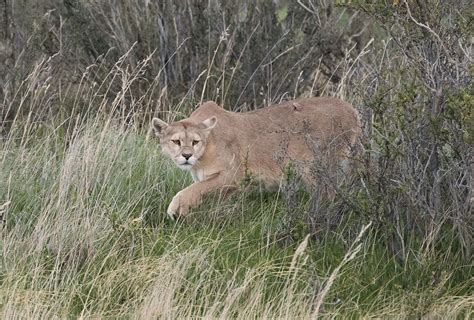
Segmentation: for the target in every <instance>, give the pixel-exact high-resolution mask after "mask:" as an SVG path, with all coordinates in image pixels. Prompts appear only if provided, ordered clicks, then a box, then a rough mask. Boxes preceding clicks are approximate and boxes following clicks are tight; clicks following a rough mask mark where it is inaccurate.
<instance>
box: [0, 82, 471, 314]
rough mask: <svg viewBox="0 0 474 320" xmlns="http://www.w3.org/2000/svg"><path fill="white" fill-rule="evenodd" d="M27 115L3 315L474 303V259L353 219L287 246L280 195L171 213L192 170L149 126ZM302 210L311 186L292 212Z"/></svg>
mask: <svg viewBox="0 0 474 320" xmlns="http://www.w3.org/2000/svg"><path fill="white" fill-rule="evenodd" d="M41 94H42V93H41V91H34V92H33V96H32V101H38V99H36V96H35V95H41ZM91 96H93V94H91ZM30 113H31V114H27V116H26V117H20V116H19V117H18V118H17V119H15V121H14V122H13V125H12V128H11V131H10V134H9V136H8V137H6V139H5V140H4V141H3V142H2V149H1V158H0V173H1V179H0V199H1V203H2V207H1V213H2V219H3V220H2V221H3V225H2V231H1V238H2V241H1V250H2V264H1V278H0V283H1V289H0V301H1V306H2V307H1V314H2V317H3V318H5V319H11V318H56V317H59V318H65V317H71V316H74V317H85V318H97V317H131V318H140V319H142V318H156V317H163V318H195V317H205V318H229V317H233V318H241V319H248V318H298V319H313V318H314V317H315V316H316V315H318V314H319V315H323V316H328V317H334V316H343V315H347V316H348V315H352V316H355V315H357V316H365V317H385V316H393V317H404V316H408V315H414V314H415V315H426V314H430V315H450V316H460V315H461V316H462V315H465V316H467V315H468V314H470V312H472V299H471V296H470V290H471V289H472V284H471V283H469V281H471V280H472V279H470V278H469V276H468V274H469V272H471V271H472V270H471V268H472V267H471V266H463V265H462V264H460V263H459V261H460V260H459V261H458V260H457V259H454V260H449V261H447V260H443V259H445V258H443V256H440V257H439V259H440V260H437V259H433V260H427V261H421V262H414V261H412V260H410V262H409V263H408V264H407V265H406V266H404V267H401V266H398V265H397V264H396V263H395V262H394V261H393V260H392V259H391V258H390V257H389V256H388V255H387V254H386V253H385V250H384V248H383V246H382V245H380V243H378V238H379V236H378V235H377V232H376V231H375V230H372V231H370V230H367V232H366V233H365V234H360V235H359V237H355V236H356V233H355V232H357V228H358V226H359V225H360V224H357V223H356V224H353V223H348V224H346V223H343V224H341V225H340V228H338V229H337V230H335V231H334V232H329V233H327V234H326V235H325V237H324V238H322V239H319V240H318V241H317V242H310V241H309V237H303V238H300V240H299V241H297V242H296V243H293V244H290V245H288V244H283V243H281V242H280V241H279V236H278V230H279V225H280V222H281V221H282V219H283V216H284V214H285V211H286V210H285V204H284V203H283V202H282V201H280V200H279V199H281V198H282V197H281V196H280V195H279V194H278V192H277V193H265V192H264V193H263V194H262V193H260V192H258V190H253V189H250V192H248V191H245V190H243V192H242V193H241V194H240V195H238V196H236V197H234V198H233V199H231V200H228V201H226V202H223V203H218V202H215V201H213V200H212V198H211V199H210V200H209V201H208V203H207V204H205V205H203V206H201V208H200V209H198V210H197V211H196V212H195V214H194V215H193V216H191V217H189V218H187V219H186V220H181V221H178V222H176V223H175V222H171V221H168V220H167V219H165V216H166V215H165V209H166V207H167V205H168V203H169V201H170V200H171V198H172V196H173V195H174V194H175V193H176V192H177V191H178V190H180V189H181V188H182V187H183V186H185V185H187V184H188V183H189V182H190V179H189V177H187V176H186V175H185V174H184V173H183V172H180V171H178V170H177V169H176V168H174V167H173V165H172V164H171V163H170V162H168V161H167V159H164V158H163V156H162V155H161V153H160V151H159V148H158V142H157V141H156V140H154V139H153V138H150V137H149V136H148V135H147V129H146V128H141V127H139V126H138V125H136V124H134V123H129V122H128V121H127V120H126V118H120V117H119V118H118V120H117V118H116V117H115V116H114V114H113V113H112V114H110V113H97V115H96V116H92V117H91V116H88V115H87V113H86V115H83V116H77V117H76V118H75V119H68V121H64V119H62V118H61V116H58V117H53V118H51V119H49V120H46V121H43V122H39V121H33V120H31V119H34V115H33V113H34V109H32V110H31V111H30ZM132 116H133V115H132ZM305 208H307V201H306V200H304V197H303V198H302V199H301V200H300V203H299V204H298V205H297V206H296V207H295V208H294V209H295V210H306V209H305ZM353 218H354V217H353ZM350 219H352V218H350V217H349V220H350ZM364 230H365V229H364ZM351 235H352V236H351ZM451 257H453V256H451ZM451 267H452V268H451Z"/></svg>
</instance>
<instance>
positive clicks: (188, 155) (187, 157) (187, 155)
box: [182, 153, 192, 160]
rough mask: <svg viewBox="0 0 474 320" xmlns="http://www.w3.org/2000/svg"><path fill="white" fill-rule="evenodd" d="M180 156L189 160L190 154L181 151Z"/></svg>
mask: <svg viewBox="0 0 474 320" xmlns="http://www.w3.org/2000/svg"><path fill="white" fill-rule="evenodd" d="M182 156H183V157H184V159H186V160H189V158H191V156H192V154H190V153H183V154H182Z"/></svg>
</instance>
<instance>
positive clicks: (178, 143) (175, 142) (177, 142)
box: [171, 140, 181, 146]
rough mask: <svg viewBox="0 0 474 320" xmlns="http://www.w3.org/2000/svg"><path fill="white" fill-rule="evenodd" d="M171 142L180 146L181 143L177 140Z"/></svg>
mask: <svg viewBox="0 0 474 320" xmlns="http://www.w3.org/2000/svg"><path fill="white" fill-rule="evenodd" d="M171 142H173V143H174V144H176V145H178V146H180V145H181V141H179V140H171Z"/></svg>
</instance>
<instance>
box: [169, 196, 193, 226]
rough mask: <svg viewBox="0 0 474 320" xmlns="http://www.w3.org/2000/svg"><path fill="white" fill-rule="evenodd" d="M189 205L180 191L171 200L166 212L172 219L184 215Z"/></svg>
mask: <svg viewBox="0 0 474 320" xmlns="http://www.w3.org/2000/svg"><path fill="white" fill-rule="evenodd" d="M190 205H191V203H190V202H189V201H188V199H187V197H186V196H185V195H184V194H183V193H182V192H181V191H180V192H178V193H177V194H176V195H175V196H174V197H173V200H171V203H170V205H169V206H168V210H166V213H167V214H168V216H169V217H170V218H171V219H173V220H174V219H176V218H177V217H184V216H186V215H187V214H188V212H189V207H190Z"/></svg>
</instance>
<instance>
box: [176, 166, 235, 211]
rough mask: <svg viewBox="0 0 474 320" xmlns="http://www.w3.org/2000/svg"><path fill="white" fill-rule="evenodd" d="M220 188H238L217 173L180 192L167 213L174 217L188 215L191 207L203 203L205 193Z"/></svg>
mask: <svg viewBox="0 0 474 320" xmlns="http://www.w3.org/2000/svg"><path fill="white" fill-rule="evenodd" d="M219 189H222V190H223V191H224V192H225V193H229V192H232V191H233V190H235V189H236V188H235V186H234V185H233V184H228V183H226V179H225V178H224V177H223V176H222V175H221V174H216V175H215V176H213V177H212V178H209V179H207V180H203V181H198V182H195V183H193V184H192V185H190V186H189V187H187V188H185V189H183V190H181V191H180V192H178V193H177V194H176V195H175V196H174V197H173V200H172V201H171V203H170V205H169V206H168V210H167V214H168V215H169V216H170V217H171V218H173V219H174V218H176V217H177V216H186V215H187V214H188V213H189V209H191V208H195V207H197V206H198V205H199V204H200V203H201V201H202V197H203V196H204V195H205V194H207V193H209V192H212V191H217V190H219Z"/></svg>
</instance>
